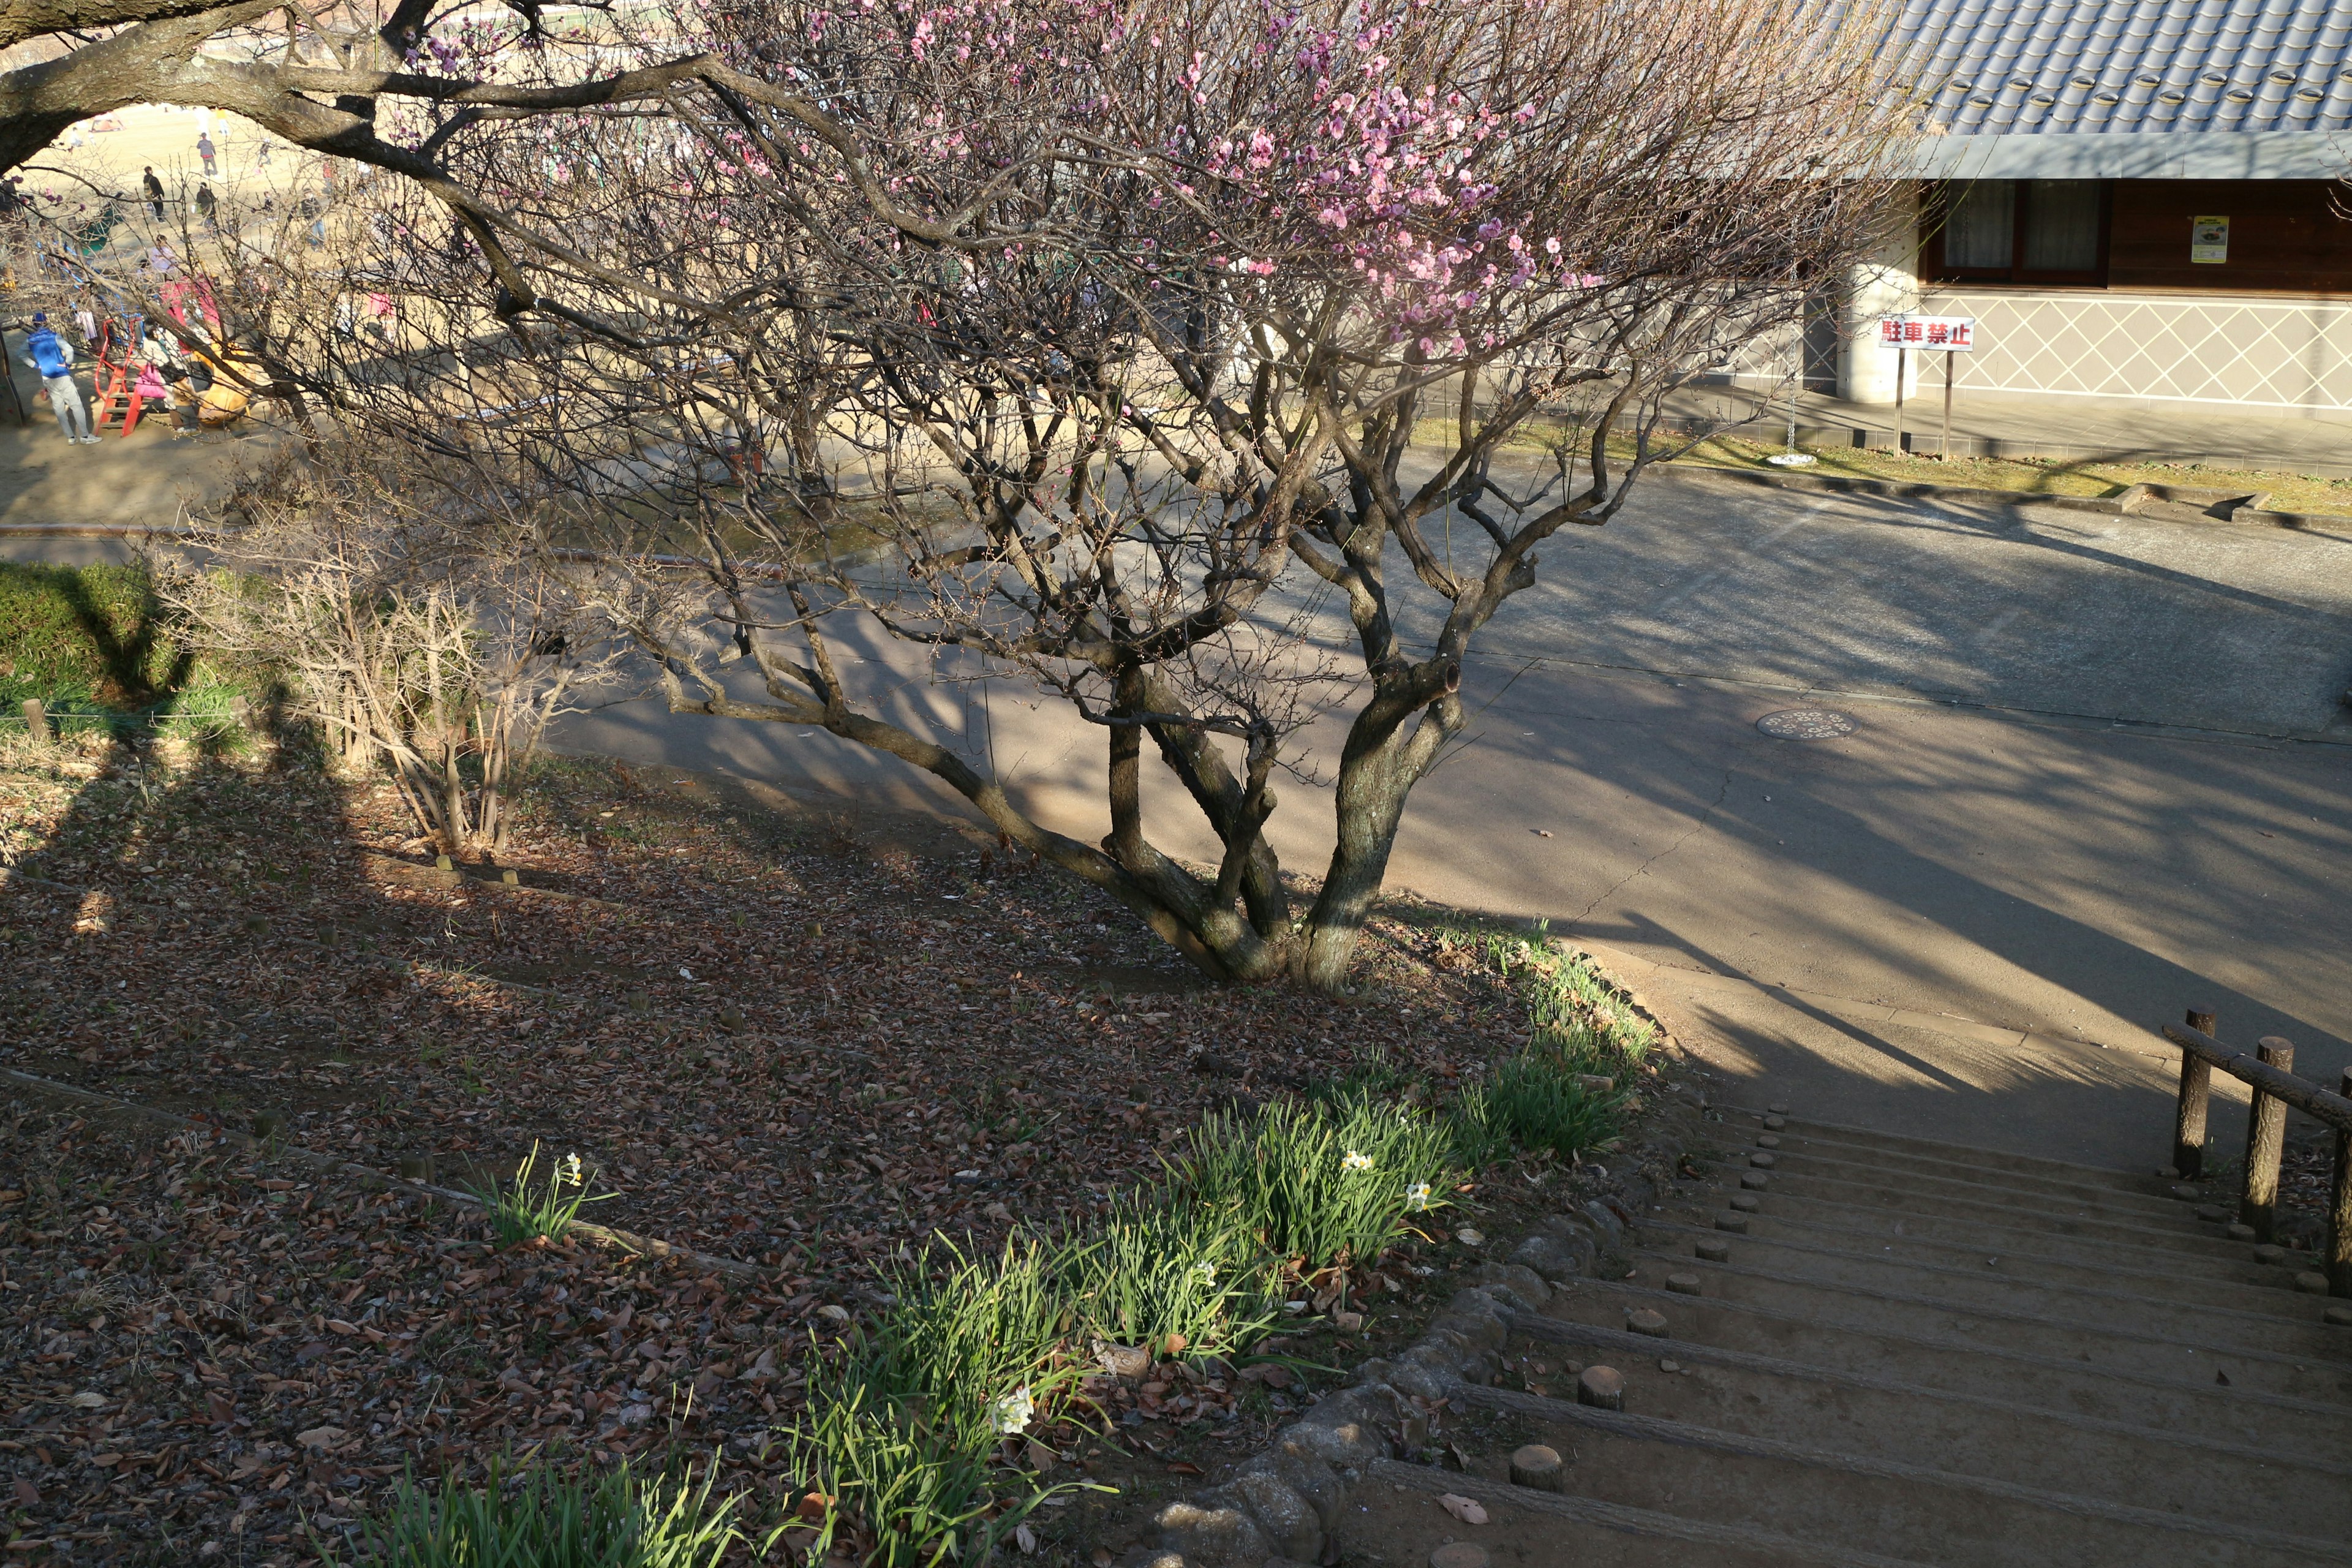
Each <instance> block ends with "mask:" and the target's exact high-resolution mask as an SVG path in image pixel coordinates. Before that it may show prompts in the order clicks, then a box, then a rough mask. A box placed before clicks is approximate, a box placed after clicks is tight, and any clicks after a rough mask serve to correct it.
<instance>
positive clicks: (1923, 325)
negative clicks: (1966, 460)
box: [1878, 316, 1977, 460]
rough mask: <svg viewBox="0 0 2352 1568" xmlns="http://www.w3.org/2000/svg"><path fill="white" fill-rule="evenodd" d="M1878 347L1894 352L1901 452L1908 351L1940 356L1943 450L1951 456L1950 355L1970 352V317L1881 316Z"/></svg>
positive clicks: (1973, 344) (1973, 335)
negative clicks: (1942, 361) (1939, 354)
mask: <svg viewBox="0 0 2352 1568" xmlns="http://www.w3.org/2000/svg"><path fill="white" fill-rule="evenodd" d="M1878 346H1879V347H1881V348H1887V349H1893V350H1894V351H1895V450H1896V451H1897V452H1900V451H1901V450H1903V383H1904V379H1905V377H1906V374H1907V373H1908V372H1909V370H1910V368H1911V351H1912V350H1913V349H1915V348H1916V349H1920V350H1923V351H1928V352H1940V353H1942V354H1943V356H1944V447H1943V456H1944V458H1946V459H1947V460H1949V458H1951V455H1952V374H1953V361H1952V356H1953V355H1954V354H1966V353H1976V349H1977V321H1976V318H1975V317H1974V316H1881V317H1880V318H1879V319H1878Z"/></svg>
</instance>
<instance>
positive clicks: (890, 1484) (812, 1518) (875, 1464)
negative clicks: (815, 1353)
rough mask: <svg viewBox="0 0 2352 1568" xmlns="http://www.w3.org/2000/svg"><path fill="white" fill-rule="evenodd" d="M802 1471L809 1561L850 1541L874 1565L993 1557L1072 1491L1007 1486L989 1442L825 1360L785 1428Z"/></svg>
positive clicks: (798, 1502) (789, 1460) (793, 1465)
mask: <svg viewBox="0 0 2352 1568" xmlns="http://www.w3.org/2000/svg"><path fill="white" fill-rule="evenodd" d="M782 1447H783V1457H784V1460H785V1463H786V1465H787V1467H788V1468H789V1469H790V1471H791V1473H792V1474H793V1476H794V1477H796V1478H797V1479H798V1487H797V1491H798V1494H799V1495H798V1496H796V1497H795V1498H794V1499H793V1503H794V1505H795V1506H794V1510H793V1515H794V1517H795V1518H797V1519H800V1520H803V1521H806V1522H808V1523H810V1524H811V1525H813V1526H814V1529H815V1530H816V1531H817V1538H816V1540H815V1541H814V1542H812V1543H810V1545H809V1547H808V1549H807V1552H806V1554H805V1557H804V1561H807V1562H811V1563H816V1562H822V1561H824V1559H825V1558H826V1557H827V1556H828V1555H831V1554H834V1553H836V1552H841V1551H842V1550H843V1549H844V1548H845V1547H849V1548H851V1549H853V1550H856V1551H857V1552H858V1555H859V1559H860V1561H862V1562H863V1563H866V1564H868V1565H869V1568H937V1565H938V1564H940V1563H945V1562H948V1561H950V1560H961V1561H964V1562H972V1563H978V1562H982V1561H985V1560H986V1559H987V1558H988V1556H989V1553H990V1552H991V1550H992V1548H993V1547H994V1545H995V1543H996V1542H997V1541H999V1540H1000V1539H1002V1538H1003V1537H1004V1536H1007V1535H1009V1534H1011V1533H1012V1531H1013V1529H1014V1527H1015V1526H1017V1525H1018V1524H1019V1523H1020V1521H1022V1520H1023V1519H1024V1518H1026V1517H1027V1516H1028V1514H1029V1513H1030V1511H1031V1510H1033V1509H1034V1508H1035V1507H1036V1506H1037V1504H1038V1503H1039V1502H1040V1501H1042V1500H1044V1499H1045V1498H1046V1497H1048V1496H1051V1495H1053V1493H1054V1492H1055V1491H1059V1490H1062V1488H1052V1489H1043V1488H1039V1487H1037V1486H1035V1485H1034V1484H1028V1485H1023V1484H1021V1483H1019V1482H1014V1483H1013V1485H1014V1487H1015V1489H1018V1490H1019V1491H1020V1492H1021V1493H1022V1494H1023V1495H1021V1496H1018V1497H1015V1498H1013V1499H1010V1500H1005V1501H1003V1502H1001V1501H1000V1499H999V1497H998V1492H999V1489H1000V1486H1001V1485H1002V1484H1003V1483H1002V1480H1001V1479H1000V1477H999V1475H998V1473H997V1470H996V1468H995V1467H994V1466H992V1463H991V1456H990V1454H989V1452H988V1450H987V1449H985V1448H982V1449H977V1450H974V1449H969V1448H962V1447H958V1446H957V1445H956V1444H955V1443H953V1442H951V1441H949V1440H948V1439H947V1437H946V1436H944V1435H943V1434H941V1433H940V1432H939V1431H937V1430H936V1429H933V1428H931V1427H929V1426H927V1425H926V1424H925V1423H924V1422H923V1421H922V1420H921V1419H919V1417H917V1416H914V1415H910V1414H909V1413H908V1412H907V1411H906V1410H904V1409H894V1408H892V1407H891V1406H890V1405H888V1404H887V1403H886V1402H885V1401H883V1400H882V1399H880V1398H878V1397H877V1396H876V1394H874V1393H873V1390H872V1385H871V1384H869V1383H867V1382H866V1381H864V1379H863V1378H862V1377H861V1375H860V1374H859V1373H858V1372H857V1371H856V1369H852V1370H850V1371H849V1372H847V1373H843V1372H840V1371H837V1370H834V1369H826V1368H822V1367H821V1368H820V1371H819V1373H817V1375H815V1376H814V1377H812V1379H811V1380H810V1384H809V1392H808V1404H807V1408H806V1413H805V1415H803V1417H802V1419H801V1420H800V1421H798V1422H795V1423H794V1424H793V1426H789V1427H787V1428H785V1429H784V1431H783V1433H782Z"/></svg>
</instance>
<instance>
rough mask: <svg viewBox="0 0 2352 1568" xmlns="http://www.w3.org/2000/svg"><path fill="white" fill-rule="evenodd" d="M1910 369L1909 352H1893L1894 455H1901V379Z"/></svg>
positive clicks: (1898, 350) (1902, 350) (1900, 350)
mask: <svg viewBox="0 0 2352 1568" xmlns="http://www.w3.org/2000/svg"><path fill="white" fill-rule="evenodd" d="M1910 368H1911V351H1910V350H1909V349H1896V350H1895V456H1896V457H1898V458H1899V457H1901V456H1902V455H1903V378H1904V376H1905V375H1906V374H1907V373H1908V372H1909V370H1910Z"/></svg>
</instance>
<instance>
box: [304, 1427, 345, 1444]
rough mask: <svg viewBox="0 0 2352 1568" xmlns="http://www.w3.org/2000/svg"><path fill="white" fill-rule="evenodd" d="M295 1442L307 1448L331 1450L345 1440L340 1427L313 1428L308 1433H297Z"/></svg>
mask: <svg viewBox="0 0 2352 1568" xmlns="http://www.w3.org/2000/svg"><path fill="white" fill-rule="evenodd" d="M294 1440H295V1441H296V1442H297V1443H299V1444H301V1445H302V1447H305V1448H331V1447H334V1446H335V1445H336V1444H338V1443H340V1442H341V1441H342V1440H343V1429H342V1428H341V1427H340V1426H313V1427H311V1428H310V1430H309V1431H308V1432H297V1433H295V1434H294Z"/></svg>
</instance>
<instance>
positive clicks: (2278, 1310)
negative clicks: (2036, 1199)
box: [1642, 1197, 2312, 1319]
mask: <svg viewBox="0 0 2352 1568" xmlns="http://www.w3.org/2000/svg"><path fill="white" fill-rule="evenodd" d="M1771 1203H1772V1207H1773V1209H1774V1210H1777V1211H1780V1212H1769V1213H1768V1212H1766V1210H1765V1209H1763V1208H1762V1207H1760V1206H1759V1208H1758V1209H1757V1210H1756V1212H1754V1213H1753V1214H1751V1215H1748V1229H1747V1231H1746V1232H1745V1233H1744V1234H1745V1236H1746V1237H1747V1238H1748V1240H1750V1241H1753V1242H1757V1243H1759V1244H1763V1245H1777V1246H1784V1247H1792V1248H1797V1249H1811V1248H1822V1249H1826V1250H1829V1251H1832V1252H1845V1253H1855V1254H1859V1255H1861V1256H1864V1257H1880V1258H1905V1259H1908V1260H1910V1261H1913V1262H1918V1263H1934V1264H1941V1265H1944V1266H1947V1267H1961V1268H1967V1267H1984V1266H1985V1260H1986V1259H1987V1258H2000V1263H1999V1264H1997V1265H1993V1266H1992V1267H1997V1268H2003V1269H2014V1270H2016V1271H2019V1272H2026V1271H2031V1272H2032V1274H2033V1275H2034V1276H2035V1277H2036V1278H2038V1279H2050V1280H2053V1281H2060V1282H2063V1283H2068V1284H2076V1285H2092V1286H2106V1287H2111V1288H2113V1289H2127V1290H2132V1291H2136V1292H2137V1293H2138V1294H2140V1295H2143V1296H2146V1297H2147V1298H2149V1299H2150V1300H2178V1301H2189V1302H2198V1303H2202V1304H2205V1305H2209V1306H2216V1307H2237V1308H2239V1309H2241V1310H2245V1311H2249V1312H2268V1313H2271V1314H2273V1315H2275V1316H2282V1317H2292V1318H2298V1319H2302V1318H2308V1317H2309V1316H2310V1315H2311V1312H2312V1307H2311V1302H2310V1300H2308V1299H2307V1298H2305V1297H2303V1296H2302V1295H2300V1294H2299V1293H2297V1292H2295V1291H2294V1289H2293V1288H2292V1285H2293V1279H2294V1275H2293V1273H2292V1271H2291V1270H2288V1269H2286V1268H2279V1267H2276V1266H2271V1265H2264V1264H2261V1263H2256V1262H2254V1261H2252V1258H2246V1259H2245V1260H2244V1261H2241V1262H2237V1263H2231V1262H2230V1261H2229V1260H2227V1259H2225V1258H2216V1259H2213V1260H2211V1261H2210V1262H2200V1263H2195V1264H2189V1263H2184V1262H2182V1261H2180V1260H2179V1258H2176V1257H2173V1256H2171V1255H2167V1254H2163V1253H2150V1252H2146V1251H2142V1250H2139V1249H2135V1248H2129V1247H2111V1248H2099V1249H2091V1248H2085V1247H2081V1246H2080V1245H2078V1244H2076V1243H2074V1242H2061V1243H2056V1244H2053V1242H2051V1240H2050V1239H2049V1238H2048V1237H2041V1236H2033V1235H2028V1234H2024V1233H2021V1232H2016V1231H2007V1232H2000V1233H1991V1232H1989V1231H1988V1230H1986V1229H1985V1227H1982V1226H1971V1227H1969V1229H1968V1232H1967V1234H1966V1236H1965V1237H1953V1238H1937V1237H1924V1236H1915V1235H1911V1234H1908V1233H1907V1232H1906V1234H1902V1235H1895V1234H1893V1233H1891V1232H1889V1231H1886V1230H1885V1229H1870V1228H1865V1227H1862V1226H1843V1225H1837V1224H1832V1223H1829V1222H1828V1221H1827V1220H1822V1219H1798V1218H1795V1217H1793V1216H1792V1215H1790V1213H1788V1212H1787V1211H1788V1210H1790V1209H1791V1208H1793V1207H1794V1206H1796V1205H1793V1204H1790V1203H1787V1202H1784V1201H1783V1200H1781V1199H1780V1198H1777V1197H1776V1198H1773V1199H1772V1200H1771ZM1718 1212H1720V1206H1719V1204H1718V1205H1715V1206H1700V1205H1693V1207H1692V1209H1691V1210H1690V1211H1689V1217H1688V1219H1687V1220H1686V1221H1680V1222H1678V1221H1676V1220H1675V1219H1674V1218H1672V1217H1671V1215H1669V1216H1666V1217H1661V1216H1657V1215H1653V1216H1651V1217H1650V1219H1649V1220H1648V1221H1647V1222H1646V1223H1645V1224H1644V1225H1643V1227H1642V1229H1643V1231H1644V1232H1645V1233H1646V1232H1648V1231H1649V1230H1651V1229H1654V1228H1655V1229H1660V1230H1674V1231H1677V1232H1680V1231H1692V1232H1706V1233H1708V1234H1712V1235H1716V1236H1718V1237H1720V1236H1722V1235H1723V1233H1722V1232H1720V1231H1719V1230H1717V1228H1716V1226H1715V1215H1716V1214H1717V1213H1718ZM2248 1250H2249V1251H2251V1249H2248Z"/></svg>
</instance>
